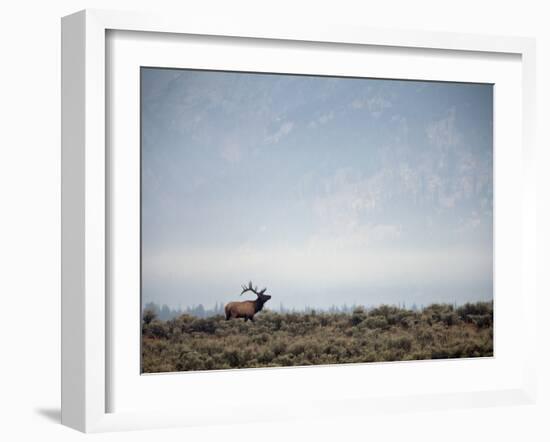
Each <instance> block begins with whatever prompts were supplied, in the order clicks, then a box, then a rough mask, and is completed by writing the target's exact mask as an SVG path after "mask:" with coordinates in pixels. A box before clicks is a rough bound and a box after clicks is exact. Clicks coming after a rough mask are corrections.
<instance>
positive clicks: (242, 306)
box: [225, 281, 271, 322]
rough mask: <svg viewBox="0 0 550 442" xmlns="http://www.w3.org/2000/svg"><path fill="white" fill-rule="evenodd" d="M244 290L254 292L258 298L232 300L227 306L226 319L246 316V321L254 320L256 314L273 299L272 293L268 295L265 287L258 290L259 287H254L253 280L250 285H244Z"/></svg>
mask: <svg viewBox="0 0 550 442" xmlns="http://www.w3.org/2000/svg"><path fill="white" fill-rule="evenodd" d="M242 289H243V291H242V292H241V295H242V294H243V293H245V292H252V293H254V294H255V295H256V296H257V297H258V298H257V299H256V300H255V301H235V302H230V303H228V304H227V305H226V306H225V320H226V321H229V320H230V319H231V318H244V322H246V321H248V320H249V319H250V320H251V321H252V322H254V315H255V314H256V313H258V312H259V311H261V310H262V308H264V304H265V303H266V302H267V301H269V300H270V299H271V295H266V294H265V291H266V290H267V288H264V289H262V290H260V291H258V287H255V288H252V281H250V282H249V283H248V286H246V285H243V286H242Z"/></svg>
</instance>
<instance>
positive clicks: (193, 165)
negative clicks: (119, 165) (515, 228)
mask: <svg viewBox="0 0 550 442" xmlns="http://www.w3.org/2000/svg"><path fill="white" fill-rule="evenodd" d="M141 75H142V77H141V79H142V85H141V103H142V281H143V287H142V290H143V291H142V296H143V301H144V302H150V301H153V302H156V303H160V304H162V303H166V304H168V305H170V306H172V307H178V306H181V307H182V308H185V307H186V306H191V305H196V304H199V303H202V304H203V305H205V306H206V307H211V306H212V305H213V304H214V303H215V302H222V303H225V302H228V301H230V300H238V299H239V298H240V297H239V293H240V285H241V284H243V283H245V282H247V281H248V280H250V279H252V281H254V282H255V283H257V284H258V285H261V286H262V287H264V286H266V287H267V288H268V291H267V293H269V294H271V295H272V297H273V298H272V300H271V301H270V303H269V304H267V306H268V307H271V308H278V307H279V304H280V303H281V302H282V303H283V304H284V306H285V307H296V308H301V307H304V306H306V305H309V306H312V307H318V308H324V307H329V306H330V305H332V304H336V305H342V304H348V305H350V304H354V303H355V304H365V305H373V304H379V303H397V302H406V304H407V305H411V304H412V303H416V304H418V305H420V304H428V303H430V302H455V301H456V302H458V303H462V302H465V301H470V300H486V299H491V298H492V291H493V275H492V260H493V252H492V250H493V249H492V243H493V234H492V229H493V225H492V222H493V221H492V219H493V191H492V181H493V154H492V145H493V139H492V133H493V124H492V120H493V110H492V109H493V90H492V86H491V85H475V84H456V83H440V82H416V81H415V82H413V81H395V80H370V79H350V78H332V77H310V76H290V75H265V74H242V73H224V72H205V71H185V70H167V69H156V68H155V69H153V68H147V69H142V74H141ZM270 304H271V305H270Z"/></svg>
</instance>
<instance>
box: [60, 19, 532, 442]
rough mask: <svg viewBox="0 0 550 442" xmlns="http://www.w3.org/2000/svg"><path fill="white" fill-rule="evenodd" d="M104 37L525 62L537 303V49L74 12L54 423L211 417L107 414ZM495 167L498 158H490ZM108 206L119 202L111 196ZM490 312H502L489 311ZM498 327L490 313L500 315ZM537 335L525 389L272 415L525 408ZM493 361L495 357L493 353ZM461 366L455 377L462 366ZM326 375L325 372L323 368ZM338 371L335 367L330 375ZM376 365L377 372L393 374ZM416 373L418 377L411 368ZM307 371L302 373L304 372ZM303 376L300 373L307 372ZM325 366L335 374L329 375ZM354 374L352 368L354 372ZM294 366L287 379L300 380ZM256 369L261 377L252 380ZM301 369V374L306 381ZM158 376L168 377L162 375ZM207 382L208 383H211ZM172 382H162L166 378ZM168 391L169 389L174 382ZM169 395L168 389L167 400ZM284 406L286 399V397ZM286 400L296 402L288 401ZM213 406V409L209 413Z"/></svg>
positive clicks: (525, 166)
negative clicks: (210, 39) (214, 39)
mask: <svg viewBox="0 0 550 442" xmlns="http://www.w3.org/2000/svg"><path fill="white" fill-rule="evenodd" d="M110 31H121V32H128V31H140V32H155V33H162V34H163V35H168V34H171V35H178V34H179V35H198V36H218V37H220V38H226V39H228V40H230V39H232V38H246V39H262V40H263V39H268V40H271V41H275V42H276V41H285V42H286V44H290V45H292V44H293V42H295V44H298V43H299V42H308V43H311V44H316V43H319V44H327V43H329V44H333V43H337V44H339V45H342V47H345V46H346V45H353V46H357V45H359V46H362V45H368V46H376V47H379V48H380V49H381V50H383V49H384V48H392V47H393V48H395V47H398V48H403V50H413V49H430V50H441V51H454V52H456V53H460V52H468V53H474V54H476V56H477V57H481V58H483V57H484V54H510V55H515V56H517V57H520V63H521V91H520V92H521V105H522V109H521V112H520V114H521V121H517V122H515V123H516V124H517V126H516V127H517V128H518V130H520V131H521V135H520V136H521V149H520V151H518V152H520V153H521V168H520V170H516V171H510V174H513V175H514V176H516V178H517V177H519V178H520V180H521V183H522V185H521V191H520V202H521V205H522V206H521V211H520V218H521V223H520V224H518V225H519V226H520V227H519V228H516V231H515V234H516V235H517V237H518V239H519V240H520V242H519V243H518V244H519V247H520V248H519V250H520V256H519V257H518V258H517V259H518V261H517V262H518V263H520V264H521V268H520V271H519V274H518V279H517V282H518V284H520V287H521V289H520V291H521V305H522V307H523V308H529V306H531V307H532V306H534V305H535V304H536V299H535V274H534V273H535V268H536V265H535V262H534V260H535V253H534V251H535V246H536V228H535V200H536V193H535V190H536V189H535V175H534V166H535V158H534V139H535V138H534V137H535V134H534V123H533V122H534V121H535V118H534V108H535V78H534V76H535V66H534V63H535V43H534V40H532V39H527V38H518V37H491V36H479V35H465V34H450V33H427V32H416V31H388V30H375V29H360V28H349V27H345V26H316V25H310V24H308V25H307V26H304V27H299V28H298V27H292V26H286V25H282V24H276V25H274V24H271V25H270V24H269V23H246V22H245V21H244V20H243V21H241V22H235V21H233V22H231V23H219V22H213V21H208V20H198V19H197V18H195V17H184V18H180V17H178V18H177V19H176V18H172V17H158V16H152V15H149V14H147V15H145V14H134V13H125V12H111V11H99V10H91V11H90V10H87V11H81V12H78V13H76V14H73V15H70V16H67V17H65V18H63V21H62V56H63V58H62V124H63V127H62V423H63V424H65V425H67V426H70V427H72V428H75V429H78V430H80V431H85V432H97V431H111V430H123V429H139V428H158V427H168V426H186V425H208V424H209V423H210V422H211V421H212V415H206V414H205V413H204V410H202V409H201V408H200V407H198V408H197V410H196V412H195V413H190V411H189V410H186V409H185V407H182V408H181V410H179V411H178V410H177V409H175V408H174V409H171V410H156V411H154V410H150V411H147V410H143V409H142V410H134V411H120V412H118V411H115V412H113V411H112V410H110V407H109V403H108V402H109V400H108V397H109V392H110V390H111V389H112V388H113V385H111V384H110V378H109V370H110V364H112V354H110V345H109V340H108V339H107V337H108V328H109V326H110V325H109V324H110V323H111V321H112V320H114V318H113V317H112V312H111V311H110V304H109V301H108V297H107V291H108V288H109V274H108V272H109V270H108V269H109V268H110V267H109V260H110V256H109V253H108V250H109V249H108V247H107V244H108V243H109V241H110V240H111V239H112V238H109V235H110V234H111V233H112V232H110V231H109V229H107V221H106V220H107V218H108V216H109V211H110V210H111V209H112V205H111V204H112V199H111V196H110V194H109V191H110V189H109V185H108V179H109V178H108V173H107V163H108V155H107V148H108V142H107V140H108V134H107V132H106V120H107V118H108V116H109V112H110V110H109V109H108V107H107V103H108V100H107V95H106V94H107V92H108V84H107V77H106V63H107V62H108V60H107V56H108V55H109V52H108V51H107V44H106V35H107V33H108V32H110ZM497 161H498V157H497ZM115 201H116V200H115ZM497 309H498V307H497ZM497 320H498V317H497ZM521 326H522V328H523V329H524V335H523V336H524V337H526V338H529V337H533V336H534V334H535V329H536V324H535V323H534V322H533V321H527V320H526V319H525V317H523V319H522V321H521ZM534 342H535V340H534V339H526V342H525V345H524V353H523V354H522V356H521V360H520V361H519V362H520V364H521V366H522V376H521V383H520V384H514V385H513V386H505V387H504V388H491V389H489V390H486V389H483V388H480V387H476V388H475V389H474V390H472V391H462V392H460V393H456V392H455V393H448V392H445V391H443V390H441V391H439V392H438V391H437V388H436V389H435V390H434V391H432V392H430V393H429V394H425V395H418V394H412V395H408V394H401V395H399V394H397V395H396V394H391V395H386V396H384V395H382V396H378V397H376V399H373V397H368V396H361V395H359V396H356V397H346V396H345V395H342V397H338V394H337V393H333V394H332V396H331V395H329V396H327V397H326V398H324V399H319V398H314V399H311V404H313V407H309V408H305V407H303V406H302V405H303V404H300V403H299V402H296V405H295V406H292V405H288V406H286V407H280V406H274V407H273V409H272V410H269V411H270V413H269V419H270V420H273V419H285V418H288V417H322V416H329V415H332V416H334V415H348V414H349V415H353V414H355V415H357V414H363V413H369V412H370V411H372V410H374V409H378V410H379V409H381V408H382V409H384V410H388V411H396V410H413V409H419V408H424V409H425V408H453V407H468V406H483V405H498V404H502V403H530V402H532V401H533V400H534V397H535V393H536V382H535V356H534V354H535V353H534V351H535V348H534ZM497 357H498V355H497ZM462 368H463V367H462V366H460V365H458V366H457V368H456V369H462ZM323 369H324V370H327V367H323ZM335 369H338V368H337V367H335ZM389 369H390V368H389V366H388V365H378V370H379V371H383V370H389ZM414 369H415V370H417V371H419V372H422V371H425V370H426V368H425V366H424V367H422V365H418V366H416V367H415V368H414ZM302 370H303V369H302ZM306 370H307V369H306ZM328 370H331V368H328ZM360 370H362V368H361V366H356V367H354V368H353V372H352V371H350V370H348V372H347V374H348V375H349V376H352V377H353V376H358V373H359V372H360ZM299 372H300V369H297V370H296V371H295V373H299ZM258 373H260V374H258ZM276 373H277V372H276V371H275V370H267V371H265V370H264V371H257V370H256V371H250V372H248V373H247V371H246V370H245V371H243V372H241V373H239V374H238V376H239V378H241V379H243V378H246V377H247V376H248V377H255V378H257V377H262V378H263V379H264V380H265V379H268V380H269V379H270V378H271V379H273V380H274V382H275V383H277V382H280V379H278V378H277V375H276ZM310 374H311V371H310V372H307V375H306V374H304V375H303V376H302V377H309V375H310ZM220 376H221V377H220V382H221V381H222V380H223V379H225V380H227V378H228V377H231V376H237V375H236V373H235V372H225V373H222V374H220ZM166 378H169V376H167V377H166ZM210 379H213V378H210ZM165 382H169V381H165ZM174 385H175V384H174ZM163 394H166V393H163ZM290 399H292V398H290ZM290 402H291V403H292V400H291V401H290ZM214 408H215V407H214ZM218 412H219V414H215V413H214V415H215V418H216V422H219V423H223V422H235V414H232V413H231V412H230V410H227V412H226V414H225V416H224V414H223V411H222V410H221V409H220V410H218ZM263 419H265V418H264V416H263V415H261V414H254V413H247V414H246V416H240V417H239V418H238V419H237V421H240V422H247V421H251V422H252V421H261V420H263Z"/></svg>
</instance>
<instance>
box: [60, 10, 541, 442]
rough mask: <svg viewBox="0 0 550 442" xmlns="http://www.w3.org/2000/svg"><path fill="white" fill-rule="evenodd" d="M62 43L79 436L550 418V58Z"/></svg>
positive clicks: (70, 320) (68, 36)
mask: <svg viewBox="0 0 550 442" xmlns="http://www.w3.org/2000/svg"><path fill="white" fill-rule="evenodd" d="M62 42H63V97H62V99H63V166H62V173H63V193H62V195H63V196H62V204H63V234H62V240H63V245H62V260H63V264H62V268H63V277H62V289H63V312H62V317H63V328H62V338H63V342H62V349H63V361H62V362H63V364H62V365H63V379H62V384H63V393H62V420H63V423H65V424H66V425H69V426H71V427H74V428H77V429H79V430H82V431H108V430H112V429H124V428H132V429H136V428H153V427H163V426H185V425H203V424H204V425H207V424H209V423H211V422H213V421H215V422H218V423H224V422H253V421H261V420H264V419H265V418H266V416H269V419H285V418H289V417H320V416H329V415H331V416H335V415H354V414H368V413H369V412H370V411H371V410H374V409H380V408H383V409H385V410H388V411H391V410H397V409H399V410H414V409H418V408H419V407H432V408H441V407H466V406H476V405H477V406H480V405H491V404H494V405H496V404H499V403H526V402H529V401H531V400H532V397H533V392H534V381H535V380H534V373H533V354H534V353H533V340H532V339H531V338H532V336H533V334H534V331H535V324H534V323H533V321H532V320H531V319H530V317H529V315H528V314H527V311H528V309H529V308H532V306H533V305H534V302H535V301H534V297H535V292H534V285H533V284H534V276H533V275H534V274H533V272H534V266H533V265H532V260H533V259H534V257H533V256H532V253H531V252H530V251H531V250H533V247H534V245H535V239H536V238H535V229H534V227H533V226H534V178H533V176H532V174H531V165H532V164H533V161H534V158H533V150H532V143H533V137H534V132H533V127H532V117H533V112H534V111H533V106H534V103H533V96H534V68H533V63H534V59H533V57H534V43H533V41H532V40H529V39H522V38H504V37H502V38H501V37H499V38H496V37H488V36H484V37H482V36H472V35H455V34H430V33H423V32H395V33H394V32H389V31H380V30H369V29H353V28H351V29H350V28H342V27H337V26H335V27H333V28H330V30H327V28H323V29H321V28H319V29H317V28H315V27H309V26H308V27H307V28H300V29H293V28H290V27H288V28H284V27H283V28H280V27H277V28H273V27H269V26H267V27H264V26H262V27H261V28H260V27H255V26H250V25H247V24H244V23H231V24H228V23H226V24H224V25H220V24H219V23H218V24H214V23H209V22H208V21H204V22H201V21H200V20H194V21H190V20H183V21H180V20H171V19H169V18H166V17H151V16H144V15H140V14H128V13H112V12H106V11H84V12H80V13H77V14H74V15H72V16H68V17H66V18H64V19H63V39H62ZM530 306H531V307H530ZM518 325H519V326H518ZM411 379H414V380H415V381H414V382H410V380H411ZM251 385H253V386H257V387H258V388H257V389H255V388H251V387H250V386H251ZM320 385H322V388H319V386H320ZM259 391H261V394H259V393H258V392H259ZM243 392H245V393H243ZM182 397H185V400H183V401H182V399H181V398H182ZM235 409H239V410H241V411H242V410H246V413H245V415H243V414H242V413H237V412H236V411H231V410H235Z"/></svg>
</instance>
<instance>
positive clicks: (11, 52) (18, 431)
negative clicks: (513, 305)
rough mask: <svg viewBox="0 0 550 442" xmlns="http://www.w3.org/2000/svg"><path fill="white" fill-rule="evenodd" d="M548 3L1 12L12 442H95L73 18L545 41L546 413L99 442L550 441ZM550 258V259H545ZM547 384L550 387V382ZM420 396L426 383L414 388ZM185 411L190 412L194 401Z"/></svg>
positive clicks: (57, 2)
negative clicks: (70, 71) (183, 17)
mask: <svg viewBox="0 0 550 442" xmlns="http://www.w3.org/2000/svg"><path fill="white" fill-rule="evenodd" d="M544 3H545V2H542V1H541V2H536V1H529V0H523V1H521V2H520V1H517V2H508V3H505V2H503V1H502V0H500V1H492V0H491V1H485V2H481V1H479V0H477V1H471V0H461V1H456V2H450V1H444V0H435V1H429V0H414V1H410V0H403V1H398V0H390V1H376V2H371V1H366V0H359V1H356V2H351V1H346V0H338V1H332V2H326V3H325V2H322V1H321V0H316V1H311V2H309V1H302V2H297V1H296V0H295V2H292V1H286V0H269V1H257V0H251V1H247V0H231V1H223V0H222V1H214V0H202V1H200V2H199V0H195V1H187V2H185V1H182V0H180V1H175V2H170V1H166V0H154V1H152V0H149V1H147V0H110V1H106V0H88V1H81V0H71V1H69V0H53V1H37V0H20V1H10V2H9V3H6V2H5V3H3V4H2V7H1V9H0V47H1V51H0V56H1V60H2V66H1V68H0V122H1V125H0V128H1V129H0V207H1V216H0V296H1V298H0V299H1V307H2V308H1V310H0V311H1V313H0V330H1V336H2V338H1V340H0V438H1V439H2V440H6V441H11V440H23V439H25V440H37V439H38V438H40V439H41V440H50V439H51V440H60V441H65V440H71V441H72V440H82V439H84V438H85V437H86V436H84V435H82V434H80V433H77V432H75V431H73V430H70V429H67V428H64V427H62V426H60V425H59V415H60V412H59V407H60V393H59V389H60V379H59V377H60V373H59V371H60V325H59V324H60V274H59V271H60V264H59V262H60V250H59V239H60V210H59V206H60V194H59V189H60V55H61V54H60V17H61V16H63V15H66V14H69V13H71V12H74V11H76V10H79V9H83V8H87V7H88V8H111V9H123V10H155V11H158V10H163V9H164V8H166V10H168V11H169V12H171V13H177V14H201V15H208V14H215V15H218V16H224V17H227V19H228V20H230V19H231V18H230V16H231V15H233V16H234V15H243V14H244V15H246V16H247V17H249V19H250V20H254V19H255V18H257V17H264V18H265V17H266V16H267V17H270V18H271V19H272V20H273V21H275V22H276V21H284V20H298V21H303V22H304V23H306V24H307V23H308V22H311V21H314V20H315V21H320V22H323V21H324V22H336V23H350V24H362V25H366V26H374V27H384V28H409V29H426V30H446V31H458V32H475V33H487V34H510V35H525V36H534V37H537V39H538V40H537V43H538V68H537V70H538V79H539V84H538V87H539V89H538V91H539V101H538V109H539V116H538V126H539V152H538V177H539V180H540V182H539V183H540V185H539V194H538V201H539V208H538V210H539V212H538V213H539V219H538V223H539V232H538V241H539V250H538V266H539V274H540V277H539V283H538V284H539V296H540V301H539V306H538V309H537V312H535V311H534V312H533V315H536V314H537V313H538V315H539V329H540V333H539V348H540V349H541V353H542V354H541V357H540V360H539V368H540V370H539V371H540V373H541V374H542V376H540V380H539V390H540V397H539V402H538V404H537V405H534V406H523V407H499V408H489V409H476V410H471V409H468V410H454V411H437V412H415V413H409V414H393V415H376V416H366V417H365V418H363V419H361V420H358V419H357V418H354V419H353V420H351V419H350V420H344V419H340V420H334V421H325V422H289V423H285V424H272V423H271V424H261V425H260V424H257V425H249V426H231V427H212V428H208V429H204V428H200V429H187V430H160V431H155V432H151V431H146V432H132V433H117V434H102V435H96V436H92V437H93V438H94V439H95V440H102V441H103V440H109V441H111V440H117V441H118V440H120V441H122V440H133V441H139V440H148V441H150V440H151V439H153V438H162V440H179V441H181V440H183V439H184V438H185V439H186V440H201V441H202V440H220V439H222V438H223V440H224V441H227V440H231V441H233V440H243V439H252V438H254V439H260V440H262V441H275V440H281V439H285V440H297V439H302V438H303V439H314V440H334V439H338V440H346V439H371V440H422V441H425V440H439V441H440V440H445V441H446V442H447V441H455V440H456V441H464V440H470V441H477V440H499V441H502V440H526V441H536V440H550V429H549V428H548V417H549V416H550V382H549V381H548V373H550V359H549V356H548V348H549V347H548V343H547V341H546V338H547V337H548V336H549V335H550V333H549V330H550V327H549V325H548V321H547V318H548V315H547V314H546V313H545V312H548V311H549V309H550V305H549V302H548V294H549V293H550V290H549V289H550V287H549V284H548V281H547V278H546V280H543V279H542V276H544V275H545V274H546V273H547V271H546V269H545V264H544V263H548V262H550V259H549V258H550V253H549V252H548V248H549V247H550V242H549V241H548V239H549V238H548V230H549V229H548V227H547V226H548V225H549V221H550V220H549V216H550V210H549V201H550V198H549V196H550V195H549V191H548V189H549V188H550V186H549V184H550V182H549V179H548V175H549V174H548V172H547V168H548V166H549V165H550V161H549V160H550V153H549V151H548V147H549V138H550V137H549V136H548V134H547V133H546V132H545V128H546V122H548V121H550V112H549V110H550V106H549V105H548V104H547V102H546V100H548V99H550V94H549V86H548V84H547V82H545V79H547V78H550V26H549V22H550V13H548V12H547V11H545V9H544ZM545 249H546V250H545ZM545 376H546V377H545ZM411 381H412V382H414V380H411ZM183 400H185V398H182V401H183Z"/></svg>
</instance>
